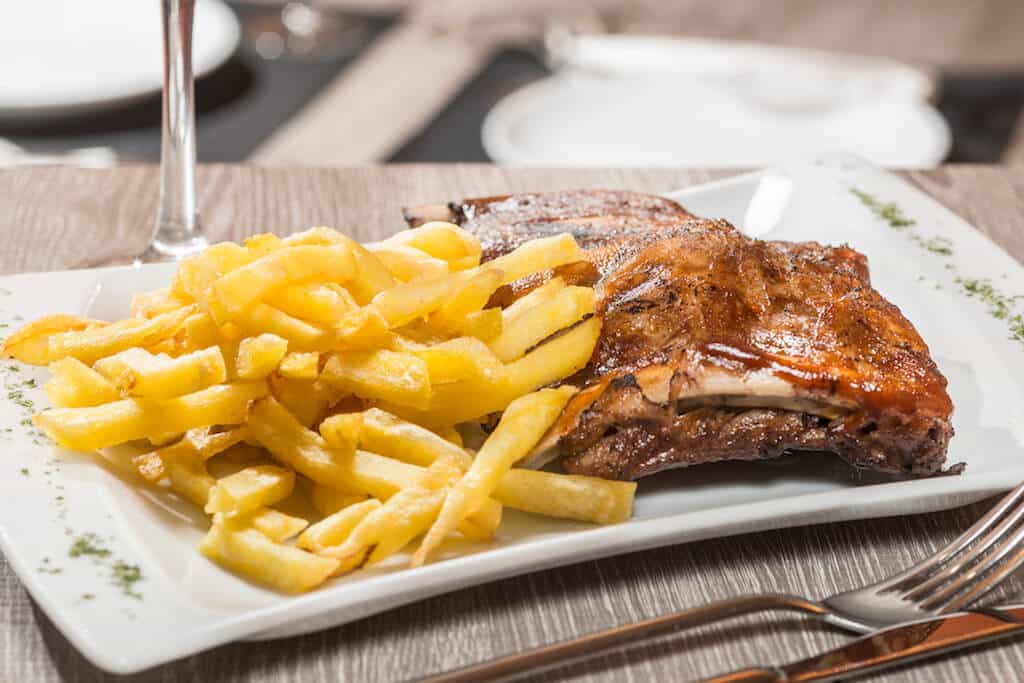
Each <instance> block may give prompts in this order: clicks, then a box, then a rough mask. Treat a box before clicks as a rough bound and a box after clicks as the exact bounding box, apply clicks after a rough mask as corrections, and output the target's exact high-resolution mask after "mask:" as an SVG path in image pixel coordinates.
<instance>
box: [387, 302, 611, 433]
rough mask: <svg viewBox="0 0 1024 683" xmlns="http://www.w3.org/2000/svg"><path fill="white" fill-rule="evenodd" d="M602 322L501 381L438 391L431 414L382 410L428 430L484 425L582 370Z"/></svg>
mask: <svg viewBox="0 0 1024 683" xmlns="http://www.w3.org/2000/svg"><path fill="white" fill-rule="evenodd" d="M600 332H601V323H600V321H599V320H598V319H597V318H589V319H587V320H584V321H583V322H582V323H580V324H579V325H576V326H575V327H573V328H572V329H571V330H567V331H565V332H563V333H562V334H560V335H558V336H556V337H554V338H553V339H551V340H549V341H547V342H545V343H543V344H541V345H540V346H538V347H537V348H535V349H533V350H532V351H530V352H529V353H527V354H526V355H525V356H523V357H522V358H520V359H519V360H517V361H514V362H512V363H509V364H508V365H506V366H505V370H506V372H505V379H504V380H502V381H501V382H497V383H492V382H480V381H460V382H452V383H450V384H439V385H437V386H434V387H432V389H431V397H430V406H429V407H428V408H427V409H425V410H417V409H411V408H408V407H405V406H399V405H397V404H393V405H392V404H386V405H382V407H384V408H385V409H387V410H389V411H391V412H393V413H395V414H396V415H398V416H400V417H402V418H404V419H406V420H409V421H410V422H415V423H417V424H422V425H425V426H427V427H434V426H443V425H452V424H459V423H461V422H470V421H473V420H478V419H480V418H483V417H485V416H487V415H490V414H491V413H495V412H498V411H500V410H503V409H504V408H505V407H506V406H507V405H508V404H509V403H510V402H511V401H512V400H513V399H515V398H516V397H519V396H522V395H523V394H526V393H529V392H531V391H533V390H535V389H539V388H540V387H543V386H547V385H549V384H553V383H555V382H558V381H561V380H563V379H565V378H566V377H571V376H572V375H573V374H575V373H576V372H578V371H579V370H582V369H583V368H584V367H585V366H586V364H587V362H588V361H589V360H590V356H591V354H592V353H593V351H594V347H595V345H596V344H597V337H598V335H599V334H600Z"/></svg>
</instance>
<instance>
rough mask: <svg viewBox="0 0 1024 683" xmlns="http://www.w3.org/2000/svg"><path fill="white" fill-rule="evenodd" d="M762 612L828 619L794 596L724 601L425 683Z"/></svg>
mask: <svg viewBox="0 0 1024 683" xmlns="http://www.w3.org/2000/svg"><path fill="white" fill-rule="evenodd" d="M767 610H785V611H792V612H803V613H805V614H813V615H816V616H824V615H825V614H826V613H827V610H826V608H825V607H823V606H822V605H820V604H818V603H816V602H811V601H809V600H805V599H803V598H800V597H797V596H793V595H781V594H766V595H751V596H746V597H740V598H735V599H733V600H723V601H721V602H715V603H712V604H710V605H705V606H703V607H697V608H695V609H690V610H684V611H682V612H676V613H674V614H667V615H665V616H661V617H655V618H653V619H647V620H645V621H640V622H637V623H635V624H627V625H625V626H619V627H617V628H612V629H608V630H606V631H597V632H595V633H590V634H587V635H585V636H581V637H579V638H574V639H572V640H565V641H562V642H560V643H555V644H553V645H545V646H543V647H539V648H536V649H533V650H527V651H526V652H521V653H517V654H514V655H509V656H508V657H502V658H500V659H494V660H491V661H490V662H485V663H484V664H477V665H475V666H470V667H467V668H465V669H458V670H456V671H451V672H449V673H445V674H441V675H439V676H434V677H431V678H426V679H424V680H425V681H429V682H430V683H476V682H478V681H508V680H512V679H514V678H518V677H519V676H522V675H524V674H526V673H531V674H533V673H537V672H540V671H544V670H547V669H551V668H554V667H557V666H564V665H566V664H569V663H571V662H575V661H579V660H582V659H587V658H589V657H593V656H594V655H596V654H599V653H601V652H602V651H604V650H608V649H610V648H616V647H622V646H624V645H629V644H634V643H639V642H642V641H644V640H648V639H650V638H655V637H657V636H661V635H665V634H667V633H671V632H673V631H678V630H680V629H684V628H692V627H694V626H702V625H704V624H710V623H713V622H716V621H721V620H723V619H730V618H732V617H738V616H742V615H744V614H751V613H753V612H762V611H767ZM749 680H750V681H758V682H759V683H760V682H763V681H773V680H776V679H773V678H757V679H749ZM741 681H744V679H736V683H740V682H741Z"/></svg>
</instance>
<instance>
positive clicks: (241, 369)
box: [235, 334, 288, 380]
mask: <svg viewBox="0 0 1024 683" xmlns="http://www.w3.org/2000/svg"><path fill="white" fill-rule="evenodd" d="M287 351H288V340H287V339H282V338H281V337H278V336H277V335H276V334H261V335H259V336H256V337H247V338H245V339H243V340H242V341H241V343H240V344H239V345H238V356H237V357H236V358H235V373H236V374H237V375H238V378H239V379H243V380H254V379H263V378H264V377H266V376H267V375H269V374H270V373H272V372H273V371H274V370H276V369H277V366H278V364H279V363H280V362H281V359H282V358H284V354H285V353H287Z"/></svg>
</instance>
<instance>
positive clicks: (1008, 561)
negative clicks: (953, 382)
mask: <svg viewBox="0 0 1024 683" xmlns="http://www.w3.org/2000/svg"><path fill="white" fill-rule="evenodd" d="M1022 519H1024V484H1021V485H1020V486H1018V487H1017V488H1015V489H1014V490H1013V491H1011V492H1010V493H1009V494H1008V495H1007V496H1006V497H1005V498H1003V499H1002V500H1001V501H1000V502H999V503H998V504H996V506H995V507H993V508H992V509H991V510H990V511H989V512H988V513H987V514H986V515H985V516H983V517H982V518H981V519H979V520H978V521H977V522H976V523H975V524H974V525H973V526H972V527H971V528H970V529H968V530H967V531H965V532H964V533H963V534H962V535H961V536H960V537H958V538H957V539H956V540H954V541H953V542H952V543H950V544H949V545H948V546H946V547H945V548H943V549H942V550H940V551H939V552H937V553H936V554H935V555H933V556H931V557H929V558H928V559H926V560H924V561H923V562H921V563H919V564H917V565H915V566H913V567H911V568H910V569H908V570H906V571H903V572H901V573H899V574H896V575H895V576H892V577H889V578H886V579H884V580H882V581H879V582H878V583H874V584H871V585H869V586H865V587H863V588H859V589H856V590H852V591H847V592H844V593H838V594H836V595H833V596H830V597H828V598H825V599H823V600H820V601H815V600H809V599H807V598H803V597H800V596H796V595H786V594H762V595H749V596H741V597H738V598H734V599H731V600H724V601H721V602H716V603H712V604H710V605H705V606H703V607H697V608H695V609H689V610H683V611H680V612H675V613H673V614H667V615H664V616H660V617H654V618H653V619H646V620H644V621H640V622H637V623H635V624H626V625H624V626H619V627H616V628H612V629H608V630H605V631H597V632H595V633H590V634H587V635H584V636H580V637H579V638H574V639H571V640H565V641H562V642H560V643H553V644H551V645H545V646H542V647H538V648H535V649H533V650H528V651H526V652H521V653H517V654H513V655H508V656H506V657H501V658H498V659H494V660H491V661H490V662H485V663H483V664H477V665H473V666H470V667H466V668H463V669H458V670H455V671H451V672H448V673H445V674H441V675H438V676H434V677H430V678H427V679H425V680H427V681H431V682H432V683H470V682H473V681H496V680H512V679H514V678H517V677H519V676H522V675H524V674H526V673H536V672H538V671H543V670H546V669H550V668H553V667H557V666H564V665H566V664H568V663H570V662H573V661H578V660H582V659H587V658H589V657H593V656H594V655H595V654H599V653H600V652H602V651H605V650H608V649H610V648H616V647H622V646H624V645H627V644H633V643H638V642H641V641H644V640H647V639H650V638H654V637H657V636H661V635H665V634H667V633H671V632H673V631H679V630H682V629H685V628H691V627H694V626H700V625H704V624H710V623H713V622H716V621H721V620H723V619H729V618H732V617H737V616H741V615H744V614H751V613H754V612H762V611H767V610H781V611H790V612H799V613H802V614H806V615H809V616H812V617H815V618H818V619H820V620H822V621H824V622H826V623H828V624H831V625H833V626H836V627H839V628H841V629H844V630H847V631H852V632H853V633H858V634H867V633H871V632H872V631H876V630H878V629H881V628H885V627H889V626H893V625H897V624H904V623H907V622H913V621H919V620H921V619H925V618H928V617H934V616H937V615H941V614H949V613H952V612H957V611H959V610H962V609H964V608H966V607H967V606H968V605H969V604H971V603H972V602H974V601H976V600H978V599H979V598H981V597H982V596H983V595H985V594H986V593H988V592H989V591H990V590H992V589H993V588H995V587H996V586H997V585H998V584H999V583H1000V582H1002V581H1003V580H1004V579H1006V578H1007V577H1009V576H1010V574H1012V573H1013V571H1014V570H1015V569H1017V568H1018V567H1019V566H1020V564H1021V563H1022V562H1024V526H1022V525H1020V522H1021V520H1022ZM751 680H755V679H751ZM766 680H772V679H766ZM783 680H785V679H783Z"/></svg>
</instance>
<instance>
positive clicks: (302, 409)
mask: <svg viewBox="0 0 1024 683" xmlns="http://www.w3.org/2000/svg"><path fill="white" fill-rule="evenodd" d="M270 388H271V391H272V393H273V394H274V396H275V397H276V398H277V400H278V401H280V402H281V404H282V405H283V406H284V407H285V408H287V409H288V412H290V413H291V414H292V415H294V416H295V418H296V419H297V420H298V421H299V422H301V423H302V424H303V426H306V427H313V426H314V425H316V424H318V423H319V422H320V421H321V420H322V419H323V418H324V415H326V414H327V411H328V409H330V407H331V406H332V405H333V404H334V403H336V402H337V401H338V400H339V399H341V398H342V397H343V396H344V395H345V392H343V391H341V390H340V389H337V388H335V387H333V386H331V385H329V384H326V383H324V382H320V381H312V382H311V381H309V380H307V379H290V378H288V377H282V376H280V375H271V376H270Z"/></svg>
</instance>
